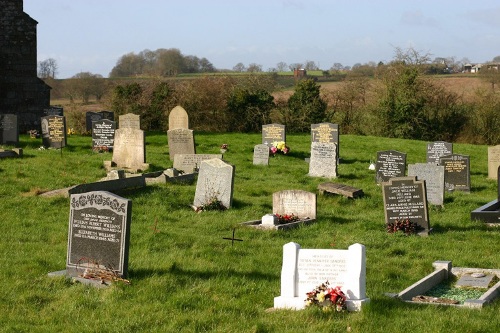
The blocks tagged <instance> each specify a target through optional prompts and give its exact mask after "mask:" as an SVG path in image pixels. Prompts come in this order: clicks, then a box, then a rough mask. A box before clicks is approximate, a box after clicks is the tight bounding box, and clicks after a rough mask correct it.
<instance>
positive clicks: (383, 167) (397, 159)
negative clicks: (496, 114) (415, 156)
mask: <svg viewBox="0 0 500 333" xmlns="http://www.w3.org/2000/svg"><path fill="white" fill-rule="evenodd" d="M405 170H406V154H405V153H401V152H399V151H396V150H384V151H378V152H377V162H376V163H375V181H376V182H377V184H380V183H382V182H386V181H388V180H389V179H391V178H394V177H404V175H405Z"/></svg>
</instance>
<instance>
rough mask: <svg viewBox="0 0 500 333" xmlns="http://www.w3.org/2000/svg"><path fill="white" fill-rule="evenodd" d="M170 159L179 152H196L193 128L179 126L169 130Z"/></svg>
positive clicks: (173, 158)
mask: <svg viewBox="0 0 500 333" xmlns="http://www.w3.org/2000/svg"><path fill="white" fill-rule="evenodd" d="M167 137H168V153H169V156H170V160H171V161H173V160H175V155H177V154H196V151H195V144H194V134H193V130H190V129H186V128H177V129H173V130H168V131H167Z"/></svg>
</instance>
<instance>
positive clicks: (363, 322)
mask: <svg viewBox="0 0 500 333" xmlns="http://www.w3.org/2000/svg"><path fill="white" fill-rule="evenodd" d="M195 136H196V143H197V147H196V150H197V153H218V152H219V146H220V145H221V144H223V143H227V144H228V145H229V150H228V152H227V153H226V154H224V159H225V160H227V161H228V162H229V163H231V164H234V165H235V168H236V171H235V181H234V199H233V207H232V208H231V209H229V210H227V211H224V212H219V211H207V212H202V213H195V212H194V211H193V210H192V208H191V207H190V205H191V204H192V202H193V199H194V194H195V184H191V185H189V184H184V185H182V184H177V185H173V184H158V185H149V186H148V187H146V188H144V189H139V190H128V191H122V192H120V193H119V195H121V196H122V197H125V198H128V199H131V200H132V202H133V205H132V225H131V242H130V260H129V279H130V281H131V284H130V285H125V284H120V283H119V284H116V285H114V286H112V287H110V288H107V289H95V288H93V287H89V286H84V285H81V284H73V283H71V282H70V281H67V280H64V279H62V278H55V279H54V278H49V277H47V273H49V272H53V271H58V270H62V269H64V268H65V261H66V250H67V231H68V215H69V199H68V198H64V197H55V198H45V197H40V196H38V195H37V194H38V193H40V192H44V191H49V190H54V189H58V188H62V187H66V186H71V185H76V184H80V183H85V182H93V181H96V180H97V179H99V178H101V177H104V176H105V175H106V172H105V170H104V168H103V166H102V164H103V163H102V162H103V161H104V160H110V159H111V154H109V153H102V154H98V153H93V152H92V151H91V138H90V137H87V136H70V137H68V146H67V147H65V148H64V149H63V151H62V153H61V151H59V150H39V149H38V148H39V147H40V145H41V141H40V140H37V139H30V138H29V137H27V136H24V135H22V136H21V143H20V146H21V147H22V148H23V149H24V157H23V158H20V159H14V158H11V159H2V160H0V177H1V179H2V182H1V183H0V200H1V202H2V208H1V209H0V220H1V222H0V223H1V226H2V228H1V231H2V235H3V236H2V237H1V240H0V332H402V331H409V332H412V333H416V332H496V331H497V330H498V327H500V316H499V313H500V301H498V300H496V301H495V302H494V303H493V304H490V305H488V306H487V307H485V308H483V309H482V310H472V309H463V308H453V307H446V306H433V305H414V304H406V303H402V302H400V301H398V300H394V299H391V298H388V297H386V296H385V295H384V294H385V293H387V292H392V293H397V292H399V291H401V290H403V289H404V288H406V287H407V286H409V285H411V284H413V283H414V282H416V281H418V280H419V279H421V278H422V277H423V276H425V275H427V274H429V273H430V272H432V271H433V268H432V262H434V261H436V260H451V261H452V262H453V265H454V266H458V267H479V268H492V269H493V268H496V269H498V268H500V255H499V252H500V229H498V228H495V227H486V226H485V225H484V224H483V223H481V222H477V221H471V220H470V212H471V211H472V210H474V209H476V208H477V207H479V206H482V205H484V204H485V203H487V202H489V201H491V200H493V199H495V198H496V196H497V183H496V181H494V180H490V179H487V147H486V146H475V145H468V144H455V145H454V148H453V151H454V152H455V153H457V154H464V155H470V160H471V184H472V191H471V193H458V192H455V193H447V194H446V196H445V204H444V208H442V209H440V208H435V207H430V208H429V215H430V224H431V227H432V228H433V233H432V234H431V235H430V236H429V237H418V236H404V235H402V234H388V233H387V232H386V231H385V227H384V210H383V199H382V191H381V188H380V187H379V186H377V185H376V184H375V181H374V173H373V171H370V170H368V165H369V163H370V161H371V160H374V159H375V157H376V152H377V151H379V150H389V149H394V150H398V151H402V152H406V153H407V163H417V162H425V159H426V142H423V141H412V140H402V139H387V138H379V137H363V136H352V135H342V136H341V138H340V158H341V163H340V165H339V168H338V174H339V177H338V179H336V180H335V181H336V182H340V183H344V184H347V185H350V186H353V187H357V188H361V189H363V191H364V193H365V196H364V197H363V198H360V199H356V200H352V199H347V198H344V197H342V196H333V195H325V196H318V207H317V209H318V213H317V215H318V217H317V223H315V224H312V225H310V226H305V227H301V228H298V229H295V230H290V231H279V232H277V231H259V230H255V229H252V228H246V227H242V226H240V224H239V223H240V222H244V221H248V220H255V219H259V218H260V217H261V216H262V215H264V214H267V213H270V212H271V210H272V193H273V192H275V191H279V190H285V189H300V190H306V191H311V192H317V190H316V188H317V186H318V184H320V183H322V182H325V181H326V180H325V179H321V178H310V177H308V176H307V172H308V165H307V164H306V163H305V162H304V158H305V157H308V156H309V149H310V136H309V135H288V136H287V145H288V146H289V147H290V149H291V152H290V154H289V155H286V156H283V155H280V156H277V157H274V158H271V159H270V163H269V166H267V167H264V166H254V165H253V164H252V152H253V147H254V145H255V144H258V143H260V140H261V136H260V134H212V133H195ZM146 142H147V146H146V150H147V162H148V163H150V165H151V170H162V169H166V168H169V167H171V166H172V162H171V161H170V160H169V158H168V146H167V136H166V134H165V133H158V132H156V133H150V132H148V133H147V135H146ZM155 228H156V230H155ZM233 228H236V237H237V238H241V239H243V242H235V244H234V246H231V242H229V241H227V240H224V239H223V237H230V236H231V234H232V230H233ZM156 231H159V232H156ZM292 241H293V242H296V243H299V244H300V245H301V246H302V247H303V248H316V249H322V248H325V249H328V248H337V249H346V248H347V247H348V246H349V245H351V244H353V243H361V244H364V245H365V246H366V257H367V261H366V265H367V286H366V287H367V296H368V297H369V298H370V299H371V302H370V304H368V305H367V306H366V307H365V308H364V309H363V311H361V312H358V313H325V312H322V311H320V310H317V309H306V310H304V311H298V312H297V311H289V310H280V311H268V309H269V308H271V307H272V306H273V298H274V297H276V296H279V293H280V271H281V263H282V247H283V245H284V244H286V243H288V242H292Z"/></svg>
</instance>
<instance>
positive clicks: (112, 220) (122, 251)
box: [66, 191, 132, 277]
mask: <svg viewBox="0 0 500 333" xmlns="http://www.w3.org/2000/svg"><path fill="white" fill-rule="evenodd" d="M70 200H71V201H70V216H69V232H68V255H67V259H66V272H67V275H69V276H80V275H81V274H82V273H83V272H84V271H85V270H86V269H88V270H105V271H112V272H114V273H116V274H117V275H119V276H120V277H126V276H127V273H128V252H129V242H130V219H131V212H132V201H131V200H128V199H125V198H122V197H119V196H117V195H115V194H113V193H110V192H106V191H95V192H86V193H81V194H72V195H71V199H70Z"/></svg>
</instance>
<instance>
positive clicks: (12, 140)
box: [0, 114, 19, 146]
mask: <svg viewBox="0 0 500 333" xmlns="http://www.w3.org/2000/svg"><path fill="white" fill-rule="evenodd" d="M0 144H2V145H13V146H17V145H18V144H19V126H18V124H17V115H15V114H0Z"/></svg>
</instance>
